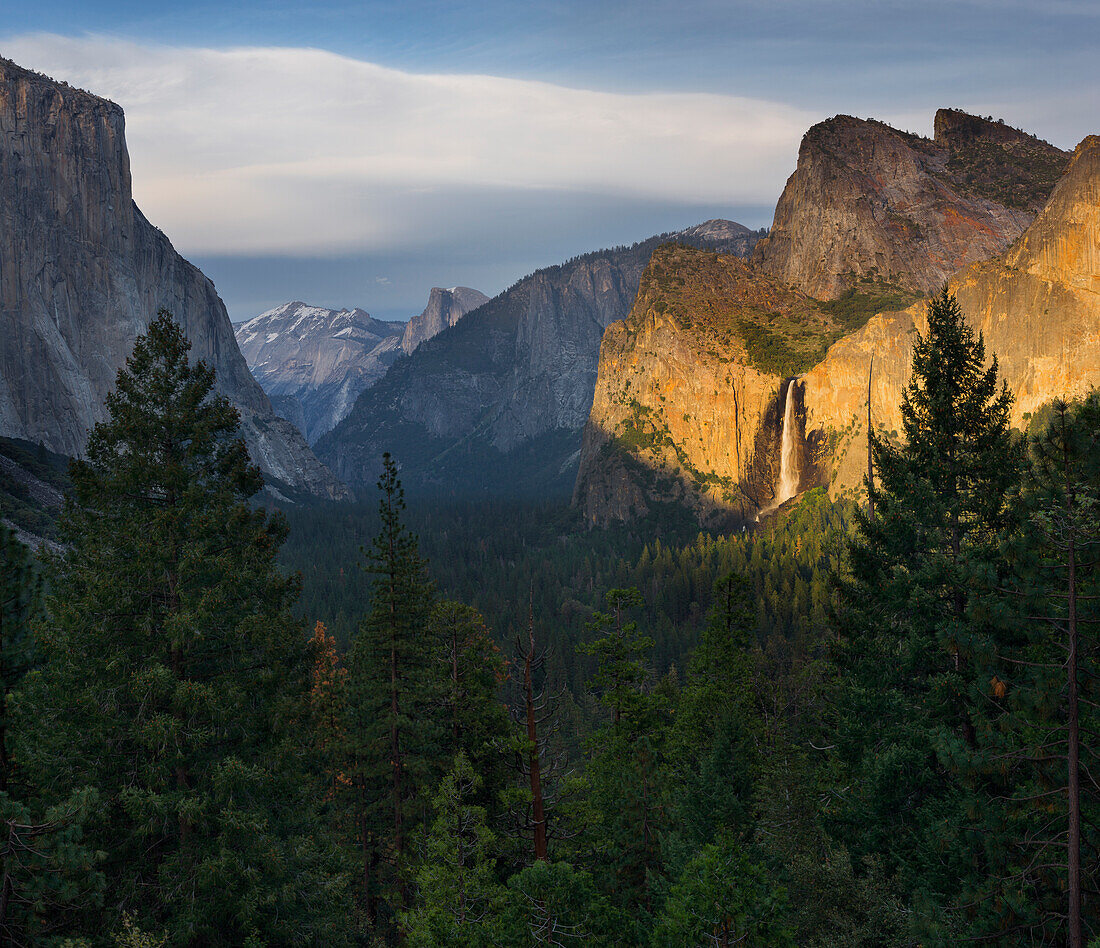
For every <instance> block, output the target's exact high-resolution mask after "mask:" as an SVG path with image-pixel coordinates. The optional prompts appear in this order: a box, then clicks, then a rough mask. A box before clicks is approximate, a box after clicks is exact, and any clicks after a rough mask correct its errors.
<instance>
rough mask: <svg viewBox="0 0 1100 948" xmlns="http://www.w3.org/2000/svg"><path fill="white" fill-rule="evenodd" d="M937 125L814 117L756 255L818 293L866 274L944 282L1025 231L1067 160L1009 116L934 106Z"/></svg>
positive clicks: (760, 263)
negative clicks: (909, 127) (929, 132)
mask: <svg viewBox="0 0 1100 948" xmlns="http://www.w3.org/2000/svg"><path fill="white" fill-rule="evenodd" d="M935 135H936V137H935V139H933V140H929V139H926V138H921V137H920V136H917V135H912V134H909V133H907V132H901V131H898V130H897V129H894V128H891V127H890V126H888V125H885V124H883V123H882V122H875V121H864V120H862V119H857V118H853V117H851V116H848V115H838V116H836V117H835V118H832V119H829V120H828V121H825V122H821V123H820V124H818V125H815V126H814V127H813V128H811V129H810V130H809V131H808V132H807V133H806V135H805V137H804V138H803V139H802V145H801V147H800V149H799V152H798V166H797V168H796V169H795V172H794V174H792V175H791V177H790V179H789V180H788V181H787V186H786V188H785V189H784V191H783V194H782V196H781V197H780V199H779V203H778V205H777V206H776V210H775V221H774V224H773V225H772V228H771V231H770V232H769V234H768V236H767V238H765V239H764V240H762V241H761V242H760V243H759V244H758V245H757V246H756V248H755V250H754V251H753V262H754V264H755V265H756V266H757V267H758V268H759V269H760V270H761V271H763V272H764V273H767V274H769V275H771V276H774V277H776V278H777V279H779V280H782V281H784V282H786V283H789V284H791V285H792V286H795V287H797V288H798V289H800V290H802V291H803V292H805V293H809V294H810V295H811V296H815V297H819V298H822V299H830V298H834V297H837V296H839V295H840V294H841V293H843V292H844V291H845V290H847V289H849V288H850V287H852V286H854V285H855V284H856V283H857V282H858V281H859V280H860V279H861V278H864V277H873V278H874V279H876V280H880V281H883V282H886V283H890V284H894V285H897V286H900V287H904V288H906V289H909V290H914V291H920V292H930V291H933V290H936V289H939V287H940V286H942V285H943V282H944V280H945V279H946V278H947V277H948V276H950V275H951V274H952V273H955V272H956V271H957V270H959V269H960V268H962V267H964V266H966V265H967V264H970V263H974V262H978V261H981V260H987V259H989V258H990V257H993V256H996V255H997V254H999V253H1001V252H1002V251H1004V250H1005V249H1006V248H1007V247H1008V246H1009V244H1011V243H1012V241H1014V240H1015V239H1016V238H1017V237H1018V236H1019V235H1020V234H1021V233H1022V232H1023V230H1024V228H1025V227H1027V225H1028V224H1029V223H1030V222H1031V220H1032V219H1033V218H1034V215H1035V213H1036V212H1037V211H1038V210H1039V208H1041V207H1042V206H1043V204H1044V203H1045V201H1046V198H1047V196H1048V195H1049V194H1050V191H1051V189H1052V188H1053V186H1054V183H1055V182H1056V181H1057V179H1058V177H1059V176H1060V175H1061V173H1062V171H1063V170H1064V168H1065V165H1066V162H1067V161H1068V158H1069V156H1068V154H1067V153H1065V152H1063V151H1061V150H1059V149H1057V148H1055V147H1054V146H1053V145H1049V144H1047V143H1046V142H1042V141H1040V140H1038V139H1036V138H1034V137H1033V136H1031V135H1027V134H1026V133H1024V132H1020V131H1017V130H1016V129H1013V128H1011V127H1009V126H1007V125H1004V124H1001V123H998V122H993V121H990V120H987V119H981V118H978V117H976V116H972V115H967V114H966V113H964V112H957V111H954V110H949V109H941V110H940V111H939V112H937V113H936V119H935Z"/></svg>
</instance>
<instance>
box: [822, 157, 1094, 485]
mask: <svg viewBox="0 0 1100 948" xmlns="http://www.w3.org/2000/svg"><path fill="white" fill-rule="evenodd" d="M949 287H950V289H951V291H952V292H954V293H955V294H956V296H957V298H958V301H959V305H960V307H961V308H962V310H963V313H964V314H965V315H966V317H967V319H968V320H969V321H970V323H971V325H973V327H974V328H975V329H977V330H979V331H980V332H981V333H982V335H983V337H984V339H985V345H986V351H987V353H988V354H989V355H996V357H997V361H998V365H999V369H1000V374H1001V378H1003V379H1004V380H1005V381H1006V382H1007V383H1008V387H1009V389H1011V391H1012V393H1013V394H1014V395H1015V397H1016V401H1015V404H1014V407H1013V413H1012V422H1013V424H1014V425H1016V426H1017V427H1020V428H1022V427H1025V426H1026V422H1027V419H1028V417H1029V416H1030V415H1031V414H1032V413H1034V412H1035V410H1036V409H1037V408H1039V407H1040V406H1041V405H1043V404H1044V403H1046V402H1048V401H1049V400H1050V399H1052V398H1054V397H1057V396H1061V397H1066V398H1072V397H1075V396H1079V395H1083V394H1085V393H1086V392H1087V391H1088V390H1089V389H1090V388H1092V387H1094V386H1097V385H1100V137H1098V136H1095V135H1091V136H1089V137H1088V138H1086V139H1085V140H1084V141H1082V142H1081V144H1080V145H1078V146H1077V148H1076V150H1075V152H1074V154H1073V158H1072V160H1071V161H1070V164H1069V167H1068V169H1067V171H1066V174H1065V176H1064V177H1063V178H1062V179H1061V181H1059V182H1058V185H1057V186H1056V187H1055V189H1054V193H1053V194H1051V196H1050V200H1049V201H1048V202H1047V205H1046V207H1045V208H1044V209H1043V211H1042V212H1041V213H1040V214H1039V216H1038V217H1037V218H1036V219H1035V221H1034V222H1033V223H1032V224H1031V226H1030V227H1028V229H1027V230H1026V231H1025V232H1024V234H1023V235H1022V236H1021V238H1020V239H1019V240H1018V241H1017V242H1016V243H1015V244H1014V245H1013V246H1012V247H1011V248H1010V249H1009V250H1008V251H1007V252H1005V253H1003V254H1001V255H1000V256H998V257H996V258H995V259H993V260H988V261H984V262H982V263H976V264H973V265H971V266H969V267H967V268H965V269H964V270H962V271H961V272H959V273H957V274H955V276H953V277H952V278H951V280H950V281H949ZM926 327H927V323H926V321H925V318H924V306H923V305H922V304H916V305H914V306H912V307H910V308H909V309H907V310H905V311H902V312H898V313H883V314H881V315H879V316H876V317H875V318H873V319H871V320H870V321H869V322H868V323H867V325H866V326H865V327H864V328H863V329H861V330H860V331H858V332H856V333H853V334H852V335H850V336H848V337H846V338H845V339H842V340H840V341H839V342H837V343H836V344H835V345H834V346H832V347H831V348H830V349H829V351H828V353H827V355H826V357H825V359H824V360H823V361H822V362H821V363H820V364H819V365H817V366H815V367H814V368H813V370H812V371H810V372H809V373H807V375H806V376H805V379H804V383H805V405H806V425H807V428H808V429H809V430H810V431H811V432H814V431H816V432H819V437H827V438H829V439H830V440H831V441H832V442H833V443H834V445H835V447H834V450H833V451H832V452H830V454H829V455H828V457H826V458H825V459H824V461H823V464H822V471H823V473H824V474H826V475H827V478H828V481H829V482H830V483H831V485H832V489H833V491H834V492H840V491H844V490H849V489H853V488H857V487H858V486H859V485H860V484H861V482H862V478H863V474H864V472H865V470H866V457H867V434H866V411H867V376H868V369H869V367H870V361H871V356H872V355H874V360H875V362H874V371H873V375H872V379H871V383H872V384H871V415H872V421H873V423H874V425H875V426H876V428H877V429H880V430H881V431H884V432H886V433H890V432H896V431H897V430H898V429H899V428H900V425H901V418H900V414H899V412H898V403H899V401H900V398H901V392H902V389H903V388H904V387H905V385H906V383H907V381H908V378H909V369H910V363H911V360H912V345H913V339H914V335H915V333H917V332H921V331H924V330H925V329H926Z"/></svg>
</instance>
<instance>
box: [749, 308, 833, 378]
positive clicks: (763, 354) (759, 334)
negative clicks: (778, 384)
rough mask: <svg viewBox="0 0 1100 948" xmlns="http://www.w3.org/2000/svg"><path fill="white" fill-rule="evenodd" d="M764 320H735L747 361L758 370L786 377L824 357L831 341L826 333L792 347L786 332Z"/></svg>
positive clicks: (813, 364)
mask: <svg viewBox="0 0 1100 948" xmlns="http://www.w3.org/2000/svg"><path fill="white" fill-rule="evenodd" d="M765 320H766V317H764V318H762V319H752V318H747V317H742V318H740V319H738V320H737V331H738V333H739V334H740V336H741V339H742V340H743V342H744V343H745V350H746V352H747V353H748V357H749V363H750V364H751V365H752V367H753V368H754V369H756V370H757V371H758V372H763V373H765V374H767V375H778V376H779V377H780V378H789V377H791V376H792V375H801V374H802V373H803V372H805V371H806V370H807V369H811V368H813V367H814V366H815V365H817V363H818V362H820V361H821V360H822V358H823V357H824V355H825V350H826V349H827V348H828V346H829V342H830V341H831V340H830V339H829V337H828V336H826V335H821V337H820V339H817V340H810V341H811V342H816V344H815V345H810V346H806V345H802V346H799V347H795V346H794V345H793V343H792V340H791V337H790V335H789V334H786V333H781V332H777V331H776V330H775V329H773V328H772V327H771V326H769V325H767V323H766V321H765ZM804 341H805V340H804Z"/></svg>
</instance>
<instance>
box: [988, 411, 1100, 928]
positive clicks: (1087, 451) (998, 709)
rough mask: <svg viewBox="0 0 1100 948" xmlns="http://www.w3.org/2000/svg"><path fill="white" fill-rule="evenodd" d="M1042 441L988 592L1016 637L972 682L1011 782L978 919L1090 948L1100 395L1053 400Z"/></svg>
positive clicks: (991, 745) (1099, 668)
mask: <svg viewBox="0 0 1100 948" xmlns="http://www.w3.org/2000/svg"><path fill="white" fill-rule="evenodd" d="M1031 447H1032V452H1031V453H1032V464H1031V466H1030V469H1029V474H1028V477H1027V478H1026V480H1025V483H1024V486H1023V489H1022V490H1021V491H1020V494H1019V499H1018V501H1017V503H1018V504H1019V509H1020V514H1021V516H1020V521H1021V522H1020V524H1019V528H1018V529H1016V530H1014V531H1012V532H1011V534H1009V536H1008V538H1007V542H1006V556H1007V558H1008V559H1009V560H1010V562H1011V570H1010V574H1009V575H1008V576H1007V577H1005V578H1004V579H1003V580H1001V579H1000V578H998V579H999V582H998V586H997V595H995V596H990V597H988V605H989V607H990V611H991V621H992V622H995V623H997V625H998V627H999V628H1001V629H1005V630H1009V631H1010V632H1011V633H1012V634H1011V635H1007V634H1004V633H1002V635H1000V636H999V637H998V640H997V641H995V642H993V643H991V648H990V652H989V655H988V656H987V665H988V673H987V675H985V676H984V678H985V680H984V681H981V680H979V681H977V682H976V683H975V686H976V690H977V691H979V692H980V697H981V705H982V707H984V713H983V715H982V717H981V735H980V736H981V738H982V740H981V744H980V751H981V753H980V754H978V755H975V757H976V760H975V764H976V765H978V766H981V767H982V768H983V770H984V772H985V773H987V774H990V775H993V778H994V779H998V780H999V781H1000V782H1002V783H1004V784H1005V791H1004V793H1002V794H999V795H998V796H997V797H996V799H995V800H994V801H993V805H992V806H991V807H989V809H990V810H991V811H992V816H993V817H995V818H996V819H997V821H998V822H997V824H996V832H993V833H987V834H985V836H984V837H983V840H982V844H983V846H985V847H986V848H987V849H989V850H990V851H991V852H992V854H993V859H992V860H991V861H992V863H993V866H994V870H995V871H993V872H991V873H990V874H989V876H988V877H987V878H985V879H979V880H977V884H976V885H974V886H973V889H972V892H971V894H970V898H971V902H972V903H973V904H974V905H975V907H976V910H975V911H974V912H973V913H971V914H972V916H973V917H972V920H971V928H972V930H973V931H974V933H975V934H976V935H978V936H985V937H986V938H987V940H989V941H993V940H997V941H998V942H999V943H1001V944H1006V945H1007V944H1012V943H1014V942H1018V941H1020V940H1024V939H1026V940H1027V941H1029V942H1033V943H1039V942H1042V943H1044V944H1053V943H1065V944H1067V945H1070V946H1071V948H1081V946H1083V945H1084V944H1085V943H1086V941H1087V940H1088V939H1089V938H1091V937H1095V936H1096V935H1098V934H1100V898H1098V895H1100V784H1098V783H1097V777H1098V776H1100V773H1098V771H1100V768H1098V767H1097V763H1098V762H1100V756H1098V754H1097V751H1096V745H1095V737H1096V735H1097V733H1098V732H1100V714H1098V710H1100V639H1098V631H1097V626H1098V624H1100V614H1098V603H1100V525H1098V521H1097V514H1098V513H1100V394H1098V393H1096V392H1095V391H1094V392H1093V393H1092V394H1091V395H1090V396H1089V398H1087V399H1086V400H1085V401H1084V402H1083V403H1082V404H1078V405H1074V406H1070V405H1067V404H1065V403H1064V402H1061V401H1058V402H1055V403H1054V405H1053V406H1052V409H1051V412H1050V422H1049V424H1048V425H1046V426H1045V427H1044V428H1043V429H1042V430H1041V431H1040V433H1039V434H1038V435H1037V436H1036V437H1034V438H1033V440H1032V444H1031ZM1004 592H1007V593H1008V594H1009V595H1007V596H1005V595H1004V594H1003V593H1004ZM976 698H977V696H976ZM991 933H992V937H991Z"/></svg>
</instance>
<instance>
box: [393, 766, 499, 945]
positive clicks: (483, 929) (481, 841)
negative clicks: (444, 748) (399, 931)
mask: <svg viewBox="0 0 1100 948" xmlns="http://www.w3.org/2000/svg"><path fill="white" fill-rule="evenodd" d="M481 785H482V780H481V777H480V776H479V775H478V773H477V772H476V771H475V770H474V768H473V766H472V765H471V763H470V761H469V760H468V759H467V758H466V755H465V754H464V753H462V752H461V751H460V752H459V753H458V755H457V756H456V757H455V762H454V766H453V767H452V768H451V771H450V773H448V774H447V775H446V776H445V777H444V778H443V780H442V781H441V782H440V785H439V790H438V792H437V793H436V796H435V800H434V808H435V813H436V816H435V818H434V820H433V822H432V825H431V829H430V831H429V832H428V833H427V834H426V838H425V841H424V847H423V849H424V855H423V858H422V860H421V862H420V867H419V869H418V871H417V873H416V888H417V895H418V897H417V906H416V909H415V911H413V912H410V913H409V914H408V915H407V916H406V919H405V929H406V931H407V932H408V942H409V944H410V945H412V946H425V948H428V946H431V948H446V946H455V948H466V946H469V948H477V946H480V945H486V946H488V945H491V944H493V941H494V940H493V937H492V936H493V928H494V924H495V917H494V916H495V915H496V913H498V912H499V910H500V905H501V900H502V898H503V894H504V891H503V887H502V886H501V885H500V883H499V882H498V881H497V878H496V856H495V850H496V848H497V841H496V839H495V837H494V835H493V833H492V831H491V830H490V829H489V826H488V824H487V821H486V813H485V809H484V808H483V807H480V806H478V805H477V804H476V802H474V801H475V800H476V799H477V798H478V797H479V796H480V791H481Z"/></svg>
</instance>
